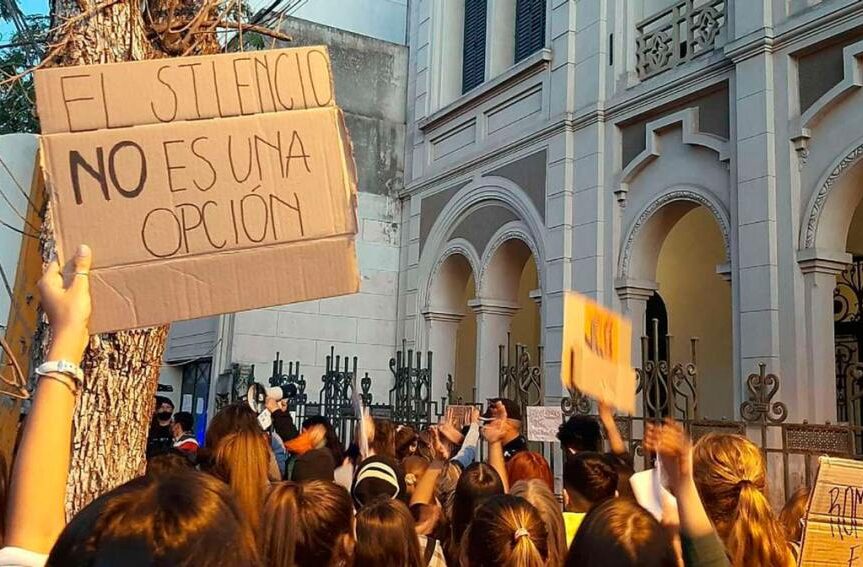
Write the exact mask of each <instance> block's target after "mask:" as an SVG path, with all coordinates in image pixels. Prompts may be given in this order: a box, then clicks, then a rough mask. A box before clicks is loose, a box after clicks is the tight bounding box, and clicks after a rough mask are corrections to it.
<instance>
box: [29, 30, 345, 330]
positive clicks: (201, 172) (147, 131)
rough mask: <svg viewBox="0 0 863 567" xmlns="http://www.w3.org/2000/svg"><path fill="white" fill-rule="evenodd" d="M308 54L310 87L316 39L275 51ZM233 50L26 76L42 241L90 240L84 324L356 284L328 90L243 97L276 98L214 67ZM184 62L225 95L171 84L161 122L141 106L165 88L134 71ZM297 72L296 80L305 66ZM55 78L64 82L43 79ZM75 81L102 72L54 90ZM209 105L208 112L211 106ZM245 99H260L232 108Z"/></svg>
mask: <svg viewBox="0 0 863 567" xmlns="http://www.w3.org/2000/svg"><path fill="white" fill-rule="evenodd" d="M312 51H314V53H318V54H322V55H315V56H314V57H313V58H312V61H313V62H318V61H319V59H320V57H321V56H323V57H324V61H323V63H315V64H316V65H317V66H316V67H314V69H316V70H317V73H318V74H319V75H320V74H321V73H324V78H325V79H326V81H322V80H321V78H320V77H318V78H317V79H316V80H317V81H318V82H319V83H320V84H319V86H318V87H317V92H319V93H323V92H324V90H325V89H324V86H323V85H329V86H330V89H331V78H330V76H329V59H328V56H327V55H326V48H321V47H318V48H303V49H300V50H278V53H279V54H282V55H285V56H288V55H290V56H291V57H290V58H291V59H292V60H294V61H297V60H300V61H305V60H306V59H307V58H306V55H307V54H309V53H312ZM301 54H302V55H303V57H302V58H300V59H298V57H299V55H301ZM270 55H272V54H270ZM293 55H297V57H293ZM249 57H251V55H249V54H230V55H217V56H211V57H197V58H192V59H193V61H191V62H187V61H186V58H184V59H180V60H177V61H172V62H170V63H168V62H166V61H161V63H159V62H154V61H146V62H140V63H124V64H117V65H96V66H87V67H75V68H73V69H74V70H75V71H76V72H75V73H74V74H72V75H70V73H71V71H70V70H69V69H56V70H55V69H51V70H46V71H44V72H41V71H40V72H39V74H38V75H37V78H36V81H37V83H36V85H37V93H39V97H40V98H39V100H38V104H39V110H40V117H41V118H42V124H43V127H45V128H47V131H48V132H51V131H52V130H53V131H54V133H49V134H46V135H43V136H42V140H41V144H42V159H43V169H44V174H45V180H46V186H47V187H48V189H49V193H50V197H51V201H52V205H53V207H54V215H55V217H54V224H55V232H56V238H57V243H58V254H59V255H60V259H61V260H62V259H63V258H64V256H65V255H66V254H67V253H68V251H70V250H74V249H75V247H76V246H77V245H78V244H79V243H87V244H89V245H90V246H92V248H93V250H94V259H95V262H96V263H95V266H94V267H93V270H92V272H91V278H90V281H91V284H92V293H93V305H94V311H93V317H92V320H91V329H90V330H91V331H92V332H94V333H95V332H104V331H113V330H118V329H125V328H136V327H143V326H149V325H155V324H161V323H168V322H171V321H177V320H183V319H193V318H197V317H203V316H207V315H214V314H219V313H228V312H234V311H240V310H244V309H253V308H257V307H265V306H271V305H281V304H286V303H293V302H297V301H305V300H310V299H318V298H322V297H330V296H335V295H343V294H347V293H353V292H355V291H357V289H358V287H359V276H358V270H357V263H356V253H355V250H354V236H355V235H356V230H357V221H356V213H355V207H356V195H355V193H356V180H355V173H354V164H353V158H352V157H351V145H350V140H349V138H348V135H347V131H346V129H345V126H344V120H343V117H342V114H341V111H340V110H339V109H338V108H337V107H335V106H333V105H332V92H331V90H330V91H329V94H328V95H327V96H326V97H325V99H326V101H327V102H328V104H327V105H317V104H316V105H312V107H311V108H306V107H305V106H304V105H303V104H301V103H300V100H301V99H300V98H299V97H298V95H297V96H295V97H294V101H295V105H294V106H295V108H301V109H295V110H286V109H284V108H281V107H267V106H266V105H265V106H264V107H263V108H261V107H260V106H255V105H253V104H252V103H251V102H249V100H252V99H254V100H258V98H257V97H258V95H259V94H260V95H261V97H262V98H261V100H278V97H276V95H275V94H273V98H272V99H270V98H268V97H266V96H264V94H263V92H269V91H261V92H258V91H254V89H251V88H250V87H249V88H241V87H239V86H237V85H236V84H235V83H236V81H237V79H236V77H237V76H239V75H235V74H233V73H231V74H227V72H226V69H235V68H243V69H245V68H246V67H244V65H251V63H249V62H248V61H246V60H248V59H249ZM255 57H258V58H263V59H266V54H263V55H262V54H258V55H256V56H255ZM270 59H271V60H276V59H278V57H275V58H273V57H271V58H270ZM282 60H284V59H282ZM168 61H170V60H168ZM244 61H245V62H244ZM238 62H243V63H240V64H239V65H238ZM157 63H158V64H157ZM188 64H191V65H193V68H194V69H197V68H198V67H196V66H200V69H213V72H214V75H213V76H214V77H215V79H214V80H216V81H221V80H223V78H224V77H225V76H228V77H232V79H231V80H232V81H233V82H232V83H231V85H232V86H233V87H234V91H235V93H236V95H237V96H238V97H239V98H236V97H235V98H233V99H231V98H230V97H229V96H228V95H226V94H224V95H219V96H220V97H221V98H222V106H221V107H215V106H211V105H210V103H209V102H206V101H208V100H210V99H207V98H206V97H207V96H215V95H213V93H212V92H211V91H208V94H207V95H206V96H204V95H203V94H202V92H203V91H202V90H201V89H198V91H194V84H192V86H188V85H187V86H188V88H189V89H191V91H192V92H191V93H189V92H185V91H182V90H181V87H180V86H179V83H178V84H177V85H175V90H176V91H177V93H176V97H167V100H168V101H169V102H170V101H173V102H174V103H175V104H176V109H177V112H176V113H175V118H176V119H175V120H172V121H170V122H163V121H162V120H161V119H160V118H159V115H158V113H152V114H148V112H149V111H150V109H158V108H162V107H163V106H164V105H165V104H166V97H165V93H164V91H163V90H160V89H157V88H155V87H154V88H151V89H147V88H145V87H144V85H145V84H146V83H147V81H148V80H151V79H153V76H154V74H155V77H156V78H158V77H159V76H162V77H163V78H164V77H168V76H171V77H174V75H173V74H171V73H173V72H174V71H176V72H178V73H179V70H180V69H181V68H182V67H183V65H188ZM166 66H167V67H166ZM251 68H254V67H251ZM165 69H173V71H170V72H169V71H166V70H165ZM160 70H162V71H161V73H162V75H160V74H159V73H160ZM301 70H302V68H301ZM308 71H309V69H306V72H308ZM272 76H274V75H271V78H272ZM284 76H285V75H284V73H283V75H282V76H281V78H280V79H279V80H280V81H282V82H281V83H280V84H281V87H280V88H282V89H283V91H284V94H283V98H284V99H285V100H287V98H288V96H289V95H288V94H287V93H288V92H292V91H291V88H293V89H296V90H297V92H299V90H301V89H303V88H308V89H309V91H310V92H311V90H312V89H311V87H310V86H299V85H296V84H295V85H292V86H291V85H288V84H286V83H285V81H286V79H284ZM298 76H301V77H303V80H304V81H307V80H310V79H309V77H307V76H306V73H303V72H301V73H300V74H299V75H298ZM69 77H73V79H71V82H70V79H69ZM82 77H89V79H85V78H82ZM64 80H66V82H65V85H66V90H65V91H64V90H63V88H59V90H58V85H63V84H64ZM166 80H167V79H166ZM224 80H228V79H224ZM297 80H299V79H297ZM86 81H95V84H97V85H104V91H102V90H101V89H100V92H102V95H101V96H102V98H101V99H100V98H99V97H94V96H89V95H88V96H84V94H83V92H84V91H83V90H79V91H75V93H74V94H70V92H71V91H70V90H69V89H71V88H72V85H73V84H74V85H75V86H76V88H80V89H83V86H84V85H85V83H86ZM249 81H250V79H248V78H246V79H242V80H241V82H242V84H244V85H245V84H246V83H247V82H249ZM156 82H157V83H158V81H156ZM249 84H252V83H249ZM304 85H305V84H304ZM91 86H92V85H91ZM262 88H263V87H262ZM272 88H274V89H275V87H272ZM228 90H230V89H228ZM225 92H227V91H225ZM118 93H120V95H122V96H124V97H126V98H127V100H126V101H122V102H124V104H120V102H121V101H118V100H112V98H111V97H112V96H115V97H116V96H120V95H118ZM273 93H275V91H273ZM90 94H92V93H90ZM253 95H254V96H253ZM319 96H324V95H319ZM189 97H191V99H190V98H189ZM243 97H251V98H250V99H249V100H245V101H244V98H243ZM190 100H192V101H193V102H190ZM322 100H323V99H322ZM184 101H185V102H184ZM72 108H74V110H71V109H72ZM196 108H197V110H195V109H196ZM213 108H218V109H219V112H220V114H217V115H216V116H215V117H214V116H213V115H212V114H213ZM109 109H110V110H109ZM180 109H183V110H182V111H181V110H180ZM250 109H251V110H254V111H255V112H258V111H260V112H258V113H255V114H252V115H246V114H250ZM198 111H200V113H201V116H202V118H201V119H198V117H197V116H198V114H197V112H198ZM111 113H113V114H111ZM190 113H192V114H191V115H190ZM108 114H110V116H111V119H110V120H105V116H107V115H108ZM222 116H230V117H222ZM180 117H182V118H183V119H180ZM69 124H71V125H72V128H71V129H70V128H69V127H68V126H69ZM116 124H123V125H126V126H124V127H115V125H116ZM129 124H134V125H132V126H129ZM106 125H107V126H106ZM81 129H83V130H88V131H80V130H81Z"/></svg>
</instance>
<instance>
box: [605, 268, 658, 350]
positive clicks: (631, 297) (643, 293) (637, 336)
mask: <svg viewBox="0 0 863 567" xmlns="http://www.w3.org/2000/svg"><path fill="white" fill-rule="evenodd" d="M614 287H615V289H617V296H618V297H620V305H621V310H622V312H623V315H624V316H625V317H627V318H628V319H629V320H630V322H631V323H632V365H633V366H635V367H638V366H640V365H641V336H642V335H643V334H644V333H645V330H646V329H647V300H648V299H650V298H651V297H653V294H654V293H656V290H657V289H658V287H659V286H658V285H657V284H656V282H651V281H647V280H634V279H623V280H617V281H616V282H615V285H614Z"/></svg>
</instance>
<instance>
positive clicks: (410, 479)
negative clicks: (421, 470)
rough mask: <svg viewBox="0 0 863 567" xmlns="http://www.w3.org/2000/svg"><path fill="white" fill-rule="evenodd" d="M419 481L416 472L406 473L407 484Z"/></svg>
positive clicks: (411, 484) (410, 484)
mask: <svg viewBox="0 0 863 567" xmlns="http://www.w3.org/2000/svg"><path fill="white" fill-rule="evenodd" d="M416 483H417V476H416V475H415V474H414V473H408V474H406V475H405V484H406V485H408V486H413V485H415V484H416Z"/></svg>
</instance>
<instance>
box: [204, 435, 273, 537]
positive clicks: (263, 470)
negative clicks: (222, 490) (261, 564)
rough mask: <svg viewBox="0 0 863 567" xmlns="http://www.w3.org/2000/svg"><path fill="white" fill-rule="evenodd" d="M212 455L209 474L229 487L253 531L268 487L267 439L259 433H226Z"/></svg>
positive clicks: (268, 455)
mask: <svg viewBox="0 0 863 567" xmlns="http://www.w3.org/2000/svg"><path fill="white" fill-rule="evenodd" d="M213 457H214V459H213V460H214V465H215V466H214V468H213V470H212V472H213V474H214V475H215V476H217V477H218V478H221V479H222V480H223V481H225V483H226V484H227V485H228V486H230V487H231V492H233V494H234V498H235V499H236V501H237V504H238V505H239V507H240V509H241V510H242V511H243V513H244V514H245V515H246V519H247V520H248V521H249V525H251V526H252V529H253V531H255V533H257V528H258V526H260V524H261V512H262V510H263V508H264V498H266V496H267V491H268V490H269V486H270V481H269V479H268V477H267V472H268V470H269V464H270V448H269V446H268V445H267V441H266V440H265V439H264V436H263V435H261V433H260V432H253V431H239V432H237V433H229V434H228V435H226V436H225V437H223V438H222V440H221V441H219V444H218V446H217V447H216V452H215V454H214V456H213Z"/></svg>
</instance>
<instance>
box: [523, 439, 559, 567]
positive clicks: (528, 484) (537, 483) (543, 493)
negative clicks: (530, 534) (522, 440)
mask: <svg viewBox="0 0 863 567" xmlns="http://www.w3.org/2000/svg"><path fill="white" fill-rule="evenodd" d="M525 454H527V453H519V455H516V456H515V457H513V458H512V459H511V460H510V462H512V461H514V460H515V459H517V458H518V457H519V456H520V455H525ZM509 493H510V494H512V495H513V496H518V497H520V498H524V499H525V500H527V501H528V502H530V503H531V504H532V505H533V507H534V508H536V510H537V511H538V512H539V515H540V516H541V517H542V521H543V522H545V527H546V529H547V530H548V562H547V563H546V564H547V565H548V567H562V565H563V562H564V560H565V559H566V551H567V549H568V546H567V541H566V527H565V526H564V523H563V514H562V513H561V511H560V503H559V502H558V501H557V498H556V497H555V496H554V492H552V491H551V489H550V488H549V487H548V485H547V484H546V483H545V482H543V481H541V480H539V479H532V480H520V481H518V482H516V483H515V484H513V485H512V488H511V489H510V491H509Z"/></svg>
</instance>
